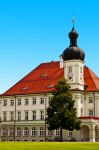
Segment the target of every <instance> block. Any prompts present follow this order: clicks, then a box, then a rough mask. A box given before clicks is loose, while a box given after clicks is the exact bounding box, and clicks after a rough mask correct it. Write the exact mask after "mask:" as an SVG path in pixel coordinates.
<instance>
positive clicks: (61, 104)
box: [46, 79, 81, 141]
mask: <svg viewBox="0 0 99 150" xmlns="http://www.w3.org/2000/svg"><path fill="white" fill-rule="evenodd" d="M74 103H75V101H74V100H73V98H72V94H71V92H70V85H69V83H67V81H66V80H65V79H62V80H60V81H58V83H57V85H56V86H55V91H54V92H53V98H52V100H51V101H50V103H49V107H48V108H47V118H46V122H47V124H48V129H49V130H54V129H58V128H60V133H61V135H60V136H61V141H62V129H66V130H70V131H72V130H74V129H77V130H79V129H80V123H81V122H80V120H79V119H78V118H77V116H76V109H75V108H74Z"/></svg>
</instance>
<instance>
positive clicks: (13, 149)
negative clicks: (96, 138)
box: [0, 142, 99, 150]
mask: <svg viewBox="0 0 99 150" xmlns="http://www.w3.org/2000/svg"><path fill="white" fill-rule="evenodd" d="M0 150H99V143H90V142H89V143H87V142H86V143H84V142H83V143H79V142H62V143H61V142H0Z"/></svg>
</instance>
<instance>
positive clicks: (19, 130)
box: [16, 127, 21, 136]
mask: <svg viewBox="0 0 99 150" xmlns="http://www.w3.org/2000/svg"><path fill="white" fill-rule="evenodd" d="M16 133H17V136H21V128H20V127H18V128H17V131H16Z"/></svg>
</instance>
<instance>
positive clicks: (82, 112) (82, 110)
mask: <svg viewBox="0 0 99 150" xmlns="http://www.w3.org/2000/svg"><path fill="white" fill-rule="evenodd" d="M80 112H81V116H83V109H82V108H81V110H80Z"/></svg>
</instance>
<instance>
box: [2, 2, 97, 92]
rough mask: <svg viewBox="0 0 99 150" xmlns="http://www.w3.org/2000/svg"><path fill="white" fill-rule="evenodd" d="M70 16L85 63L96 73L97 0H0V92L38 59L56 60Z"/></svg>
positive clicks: (61, 47) (66, 44) (66, 32)
mask: <svg viewBox="0 0 99 150" xmlns="http://www.w3.org/2000/svg"><path fill="white" fill-rule="evenodd" d="M72 16H75V29H76V31H77V32H78V33H79V37H78V46H79V47H80V48H82V49H83V50H84V51H85V54H86V58H85V65H87V66H88V67H89V68H91V69H92V70H93V71H94V72H95V73H96V74H97V75H98V76H99V1H98V0H1V1H0V70H1V71H0V93H3V92H4V91H6V90H7V89H8V88H10V87H11V86H12V85H14V84H15V83H16V82H17V81H18V80H20V79H21V78H22V77H24V76H25V75H26V74H27V73H29V72H30V71H31V70H32V69H34V68H35V67H36V66H37V65H39V64H40V63H42V62H49V61H52V60H55V61H56V60H59V55H60V54H61V53H62V52H63V50H64V49H65V48H66V47H68V45H69V39H68V33H69V32H70V30H71V28H72V22H71V20H72Z"/></svg>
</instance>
